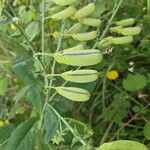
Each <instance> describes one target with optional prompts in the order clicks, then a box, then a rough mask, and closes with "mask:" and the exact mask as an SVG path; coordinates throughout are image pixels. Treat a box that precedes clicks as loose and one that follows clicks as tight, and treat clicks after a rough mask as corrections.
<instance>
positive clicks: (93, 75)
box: [61, 69, 99, 83]
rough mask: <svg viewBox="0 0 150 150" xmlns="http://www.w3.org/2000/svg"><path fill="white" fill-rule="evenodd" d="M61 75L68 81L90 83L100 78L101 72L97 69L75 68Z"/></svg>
mask: <svg viewBox="0 0 150 150" xmlns="http://www.w3.org/2000/svg"><path fill="white" fill-rule="evenodd" d="M61 77H62V78H64V79H65V80H66V81H71V82H76V83H88V82H93V81H95V80H97V79H98V77H99V73H98V72H97V71H96V70H91V69H88V70H84V69H83V70H75V71H67V72H64V73H62V74H61Z"/></svg>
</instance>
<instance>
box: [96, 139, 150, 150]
mask: <svg viewBox="0 0 150 150" xmlns="http://www.w3.org/2000/svg"><path fill="white" fill-rule="evenodd" d="M96 150H148V148H147V147H146V146H145V145H143V144H141V143H139V142H135V141H128V140H119V141H114V142H110V143H104V144H103V145H101V146H100V147H99V148H97V149H96Z"/></svg>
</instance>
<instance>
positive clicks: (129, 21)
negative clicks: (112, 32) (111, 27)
mask: <svg viewBox="0 0 150 150" xmlns="http://www.w3.org/2000/svg"><path fill="white" fill-rule="evenodd" d="M134 23H135V19H134V18H128V19H123V20H120V21H117V22H116V23H115V24H116V25H117V26H129V25H133V24H134Z"/></svg>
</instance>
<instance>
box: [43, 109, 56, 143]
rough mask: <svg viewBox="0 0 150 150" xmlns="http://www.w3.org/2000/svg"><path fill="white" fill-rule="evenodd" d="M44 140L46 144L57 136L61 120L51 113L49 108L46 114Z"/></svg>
mask: <svg viewBox="0 0 150 150" xmlns="http://www.w3.org/2000/svg"><path fill="white" fill-rule="evenodd" d="M44 130H45V135H44V140H45V142H46V143H49V141H50V140H51V139H52V138H53V137H54V136H55V135H57V131H58V130H59V120H58V117H57V116H56V114H55V113H54V112H53V111H51V110H50V109H49V108H48V107H47V108H46V110H45V112H44Z"/></svg>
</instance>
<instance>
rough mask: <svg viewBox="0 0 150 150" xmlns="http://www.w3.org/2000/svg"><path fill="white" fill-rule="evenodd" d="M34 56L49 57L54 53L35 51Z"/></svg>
mask: <svg viewBox="0 0 150 150" xmlns="http://www.w3.org/2000/svg"><path fill="white" fill-rule="evenodd" d="M34 56H49V57H53V56H54V54H51V53H43V52H42V53H35V54H34Z"/></svg>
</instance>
